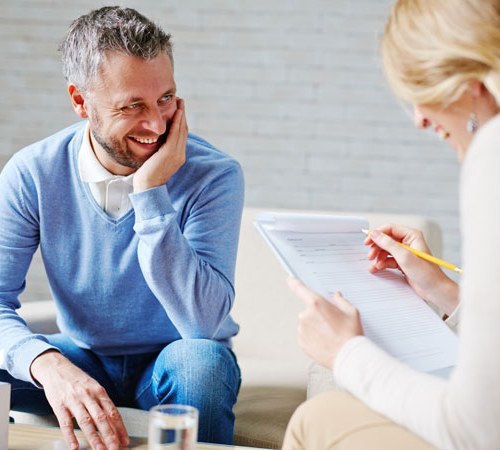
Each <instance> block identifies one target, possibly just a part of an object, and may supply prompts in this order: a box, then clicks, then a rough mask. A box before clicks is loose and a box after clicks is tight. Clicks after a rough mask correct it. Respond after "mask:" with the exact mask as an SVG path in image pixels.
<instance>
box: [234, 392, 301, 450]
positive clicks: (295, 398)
mask: <svg viewBox="0 0 500 450" xmlns="http://www.w3.org/2000/svg"><path fill="white" fill-rule="evenodd" d="M305 399H306V392H305V389H301V388H294V387H277V386H250V387H242V389H241V391H240V394H239V396H238V402H237V403H236V406H235V407H234V412H235V414H236V423H235V429H234V443H235V445H244V446H248V447H259V448H268V449H269V448H273V449H274V448H281V445H282V443H283V437H284V432H285V430H286V426H287V424H288V421H289V420H290V417H291V416H292V414H293V412H294V411H295V409H296V408H297V406H298V405H300V404H301V403H302V402H303V401H304V400H305Z"/></svg>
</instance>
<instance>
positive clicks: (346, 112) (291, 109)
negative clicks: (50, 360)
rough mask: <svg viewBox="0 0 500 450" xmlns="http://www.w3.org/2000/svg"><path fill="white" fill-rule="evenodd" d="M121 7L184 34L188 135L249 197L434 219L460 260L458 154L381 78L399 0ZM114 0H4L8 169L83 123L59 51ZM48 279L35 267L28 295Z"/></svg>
mask: <svg viewBox="0 0 500 450" xmlns="http://www.w3.org/2000/svg"><path fill="white" fill-rule="evenodd" d="M111 3H116V2H111ZM121 3H122V4H123V5H126V6H131V7H135V8H137V9H138V10H139V11H141V12H142V13H144V14H145V15H146V16H148V17H150V18H154V19H155V20H156V21H157V22H159V23H160V24H162V25H163V26H164V28H165V29H167V30H169V31H170V32H171V33H172V34H173V36H174V42H175V62H176V80H177V83H178V87H179V93H180V95H181V96H183V97H184V98H185V99H186V104H187V110H188V120H189V125H190V129H191V130H192V131H193V132H195V133H197V134H200V135H201V136H203V137H205V138H206V139H208V140H209V141H211V142H212V143H213V144H215V145H217V146H219V147H220V148H221V149H223V150H225V151H227V152H229V153H230V154H232V155H234V156H235V157H236V158H237V159H238V160H239V161H240V162H241V163H242V165H243V168H244V170H245V174H246V186H247V187H246V203H247V204H248V205H253V206H266V207H294V208H308V209H335V210H346V211H347V210H350V211H352V210H365V211H384V212H398V213H412V214H423V215H426V216H429V217H431V218H433V219H435V220H436V221H437V222H438V223H439V224H440V225H441V227H442V229H443V230H444V234H445V235H444V245H445V249H444V257H445V258H447V259H450V260H451V261H453V262H456V263H459V246H458V242H459V236H458V223H457V182H458V164H457V163H456V158H455V155H454V153H453V152H452V151H451V150H448V149H447V147H446V144H442V143H439V142H438V141H437V139H436V138H435V137H433V136H431V135H430V134H428V133H422V132H418V131H416V130H414V129H413V126H412V123H411V120H410V119H409V118H408V117H407V115H406V114H405V113H404V112H403V109H402V108H401V106H400V105H399V104H398V102H397V101H396V100H395V99H394V98H393V96H392V94H391V93H389V91H388V89H387V88H386V86H385V83H384V80H383V76H382V74H381V70H380V63H379V59H378V50H377V47H378V36H379V33H380V30H381V28H382V24H383V22H384V19H385V17H386V14H387V11H388V8H389V4H390V3H391V1H390V0H356V1H352V0H273V1H269V0H265V1H264V0H252V1H243V0H211V1H206V0H205V1H203V0H172V1H167V0H163V1H158V0H135V1H128V2H121ZM104 4H105V3H104V2H100V1H91V0H71V1H69V2H68V1H62V0H17V1H16V2H7V1H2V7H1V9H0V58H1V61H2V63H3V65H2V71H1V72H0V89H1V95H0V133H1V136H2V140H1V145H0V165H3V163H4V162H5V161H6V160H7V159H8V158H9V156H10V155H11V154H12V153H13V152H15V151H16V150H18V149H19V148H21V147H23V146H24V145H26V144H29V143H31V142H33V141H35V140H37V139H39V138H42V137H44V136H46V135H48V134H50V133H52V132H54V131H56V130H58V129H60V128H62V127H64V126H65V125H68V124H70V123H72V122H73V121H75V120H76V116H75V115H74V113H73V112H72V110H71V108H70V105H69V101H68V99H67V95H66V93H65V86H64V80H63V78H62V75H61V74H60V65H59V62H58V55H57V52H56V48H57V45H58V42H59V40H60V39H61V37H62V36H63V34H64V32H65V30H66V28H67V26H68V25H69V23H70V21H71V20H72V19H74V18H76V17H77V16H78V15H80V14H82V13H85V12H88V11H89V10H90V9H92V8H94V7H98V6H101V5H104ZM42 283H43V276H42V275H40V272H39V271H35V273H33V274H32V275H31V287H30V288H29V291H28V294H27V296H30V295H32V296H33V295H35V296H37V295H40V296H43V295H46V293H45V291H42V289H43V288H42V287H41V285H42Z"/></svg>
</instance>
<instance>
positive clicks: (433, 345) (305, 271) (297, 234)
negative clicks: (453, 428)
mask: <svg viewBox="0 0 500 450" xmlns="http://www.w3.org/2000/svg"><path fill="white" fill-rule="evenodd" d="M256 226H257V228H258V229H259V231H260V232H261V234H262V235H263V237H264V238H265V240H266V241H267V243H268V244H269V245H270V246H271V248H272V249H273V250H274V252H275V254H276V255H277V256H278V258H279V259H280V260H281V262H282V264H283V265H284V267H285V269H286V270H287V271H288V272H289V273H290V274H292V275H294V276H296V277H297V278H299V279H300V280H302V281H303V282H304V283H305V284H306V285H307V286H309V287H310V288H311V289H313V290H315V291H316V292H318V293H320V294H322V295H323V296H324V297H326V298H327V299H328V298H331V296H332V295H333V293H334V292H335V291H340V292H342V294H343V295H344V297H345V298H346V299H347V300H349V301H350V302H351V303H352V304H353V305H354V306H355V307H356V308H357V309H358V310H359V311H360V314H361V320H362V324H363V330H364V333H365V335H366V336H367V337H369V338H370V339H372V340H373V341H374V342H375V343H377V344H378V345H379V346H381V347H382V348H384V349H385V350H386V351H387V352H388V353H389V354H391V355H392V356H394V357H396V358H398V359H399V360H401V361H403V362H405V363H406V364H408V365H409V366H411V367H413V368H415V369H417V370H420V371H424V372H433V371H436V370H440V369H443V368H445V367H450V366H453V365H454V364H455V360H456V355H457V337H456V336H455V335H454V333H453V332H452V331H451V330H450V329H449V328H448V327H447V326H446V324H444V322H443V321H442V320H441V318H440V317H438V316H437V314H436V313H435V312H434V311H433V310H432V309H431V308H430V307H429V305H427V303H425V302H424V301H423V300H422V299H420V298H419V297H418V296H417V295H416V294H415V292H414V291H413V290H412V289H411V287H410V286H409V285H408V283H407V282H406V280H405V279H404V277H403V275H402V274H401V273H400V272H399V271H395V270H386V271H383V272H379V273H378V274H371V273H370V272H369V270H368V269H369V267H370V266H371V264H372V263H371V262H370V261H369V260H368V259H367V254H368V248H367V247H366V246H365V245H363V241H364V239H365V237H366V236H365V235H364V234H363V233H362V232H361V229H362V228H369V224H368V222H367V221H366V220H365V219H363V218H359V217H339V216H324V215H321V216H319V215H306V214H283V213H281V214H272V213H265V214H263V215H261V216H259V217H258V218H257V221H256Z"/></svg>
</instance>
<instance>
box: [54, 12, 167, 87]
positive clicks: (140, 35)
mask: <svg viewBox="0 0 500 450" xmlns="http://www.w3.org/2000/svg"><path fill="white" fill-rule="evenodd" d="M170 37H171V36H170V34H167V33H165V32H164V31H163V30H162V29H161V28H160V27H159V26H158V25H156V24H155V23H153V22H152V21H150V20H149V19H147V18H146V17H144V16H143V15H142V14H140V13H138V12H137V11H136V10H135V9H132V8H121V7H119V6H106V7H104V8H100V9H96V10H94V11H91V12H90V13H88V14H85V15H83V16H81V17H79V18H78V19H76V20H75V21H74V22H73V23H72V24H71V25H70V27H69V29H68V32H67V34H66V37H65V39H64V41H63V42H62V43H61V45H60V46H59V51H60V52H61V57H62V65H63V74H64V78H66V81H67V82H68V83H72V84H74V85H75V86H76V87H77V88H78V89H80V90H82V91H85V90H88V89H89V87H90V85H91V84H92V82H93V81H94V80H95V78H96V76H97V75H98V73H99V70H100V68H101V64H102V63H103V62H104V61H105V59H106V52H120V53H123V54H125V55H130V56H137V57H139V58H143V59H146V60H150V59H153V58H156V57H157V56H159V55H160V54H161V53H166V54H167V55H168V57H169V58H170V61H171V63H172V67H173V64H174V61H173V55H172V43H171V41H170Z"/></svg>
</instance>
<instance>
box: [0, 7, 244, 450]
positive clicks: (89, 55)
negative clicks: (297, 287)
mask: <svg viewBox="0 0 500 450" xmlns="http://www.w3.org/2000/svg"><path fill="white" fill-rule="evenodd" d="M61 53H62V61H63V70H64V74H65V77H66V79H67V83H68V93H69V95H70V98H71V102H72V105H73V108H74V110H75V112H76V113H77V115H78V116H79V117H80V118H82V119H86V120H85V121H83V122H80V123H77V124H76V125H73V126H71V127H69V128H67V129H64V130H62V131H60V132H58V133H57V134H55V135H53V136H51V137H49V138H47V139H44V140H42V141H41V142H38V143H36V144H33V145H31V146H29V147H27V148H25V149H23V150H21V151H20V152H18V153H17V154H16V155H14V156H13V158H12V159H11V160H10V161H9V162H8V163H7V165H6V166H5V168H4V170H3V171H2V174H1V176H0V193H1V194H0V222H1V224H2V226H1V227H0V267H1V269H0V335H1V340H0V368H1V369H4V370H0V380H2V381H7V382H9V383H11V384H12V408H13V409H16V410H25V411H30V412H36V413H39V414H48V413H51V412H52V411H53V412H54V413H55V415H56V416H57V418H58V421H59V424H60V426H61V428H62V431H63V433H64V436H65V439H66V441H67V443H68V445H69V447H70V448H78V442H77V440H76V437H75V434H74V431H73V425H72V419H73V418H74V419H75V420H76V422H77V423H78V424H79V426H80V428H81V429H82V430H83V432H84V433H85V435H86V437H87V439H88V440H89V443H90V444H91V445H92V448H94V449H104V448H108V449H117V448H118V447H119V445H126V444H127V441H128V437H127V433H126V430H125V428H124V425H123V422H122V420H121V417H120V415H119V413H118V411H117V409H116V406H132V407H139V408H142V409H149V408H151V407H152V406H153V405H156V404H161V403H182V404H190V405H193V406H195V407H197V408H198V409H199V411H200V427H199V440H200V441H208V442H219V443H231V442H232V433H233V423H234V415H233V412H232V407H233V405H234V403H235V401H236V396H237V392H238V389H239V383H240V373H239V368H238V365H237V362H236V359H235V357H234V355H233V353H232V352H231V350H230V348H229V347H230V341H231V337H232V336H234V335H235V334H236V333H237V331H238V326H237V325H236V324H235V323H234V322H233V321H232V319H231V318H230V316H229V312H230V310H231V306H232V302H233V299H234V289H233V278H234V264H235V259H236V249H237V241H238V233H239V225H240V216H241V210H242V203H243V178H242V173H241V169H240V166H239V165H238V164H237V163H236V162H235V161H234V160H232V159H231V158H229V157H228V156H226V155H224V154H223V153H222V152H220V151H218V150H217V149H215V148H214V147H212V146H211V145H210V144H208V143H207V142H205V141H204V140H202V139H200V138H198V137H196V136H194V135H191V134H188V129H187V125H186V118H185V113H184V102H183V101H182V100H181V99H180V98H177V97H176V85H175V81H174V76H173V59H172V47H171V42H170V35H168V34H165V33H164V32H163V31H162V30H161V29H160V28H159V27H158V26H157V25H155V24H153V23H152V22H151V21H149V20H148V19H146V18H145V17H144V16H142V15H140V14H139V13H138V12H137V11H134V10H132V9H122V8H119V7H105V8H102V9H99V10H96V11H92V12H90V13H89V14H87V15H84V16H82V17H80V18H78V19H77V20H76V21H75V22H73V24H72V25H71V27H70V29H69V31H68V33H67V36H66V38H65V40H64V42H63V43H62V45H61ZM38 246H40V248H41V253H42V256H43V261H44V265H45V269H46V272H47V275H48V279H49V282H50V287H51V290H52V293H53V296H54V300H55V302H56V305H57V308H58V325H59V328H60V330H61V334H57V335H53V336H41V335H34V334H32V333H31V332H30V331H29V329H28V328H27V327H26V325H25V323H24V321H23V320H22V319H21V318H20V317H19V316H18V315H17V313H16V309H17V308H19V306H20V304H19V301H18V295H19V294H20V293H21V292H22V291H23V289H24V285H25V275H26V272H27V270H28V267H29V264H30V262H31V258H32V255H33V253H34V252H35V250H36V249H37V247H38Z"/></svg>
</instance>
